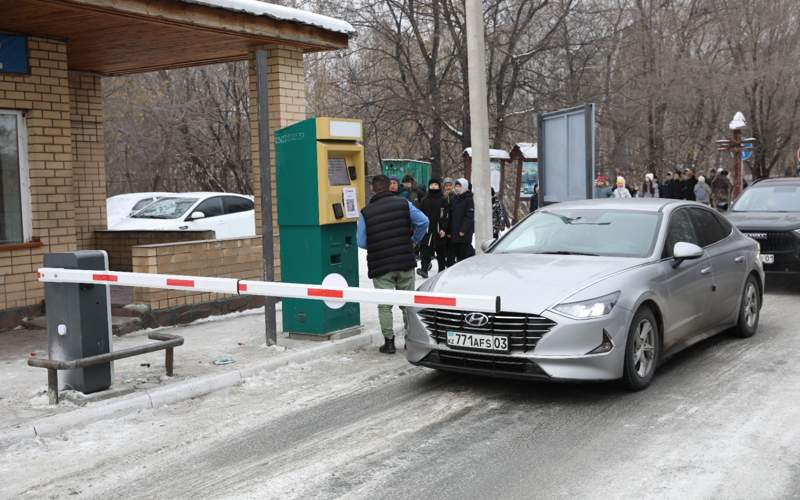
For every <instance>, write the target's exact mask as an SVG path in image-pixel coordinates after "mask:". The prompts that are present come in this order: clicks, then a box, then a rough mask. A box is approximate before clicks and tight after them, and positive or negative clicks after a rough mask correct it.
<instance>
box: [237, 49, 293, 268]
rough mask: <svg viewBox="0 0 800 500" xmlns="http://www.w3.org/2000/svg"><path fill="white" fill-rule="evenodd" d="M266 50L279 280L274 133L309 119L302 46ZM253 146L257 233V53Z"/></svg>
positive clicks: (252, 72) (253, 67) (253, 74)
mask: <svg viewBox="0 0 800 500" xmlns="http://www.w3.org/2000/svg"><path fill="white" fill-rule="evenodd" d="M266 49H267V65H268V70H267V96H266V97H267V103H268V107H269V108H268V109H269V141H270V163H271V165H272V169H271V172H272V223H273V227H272V230H273V234H274V238H273V242H274V245H273V247H274V251H275V279H276V280H278V279H280V239H279V238H280V235H279V232H278V193H277V191H276V180H275V144H274V135H273V134H274V132H275V131H276V130H278V129H280V128H283V127H286V126H287V125H291V124H292V123H295V122H298V121H301V120H305V119H306V87H305V71H304V65H303V52H302V50H301V49H298V48H295V47H288V46H277V47H266ZM249 78H250V82H249V83H250V145H251V146H250V147H251V157H252V159H253V186H254V193H253V194H254V195H255V198H256V232H257V233H261V219H262V217H261V171H260V169H259V147H258V91H257V86H256V62H255V52H253V53H251V54H250V59H249Z"/></svg>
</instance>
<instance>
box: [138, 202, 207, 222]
mask: <svg viewBox="0 0 800 500" xmlns="http://www.w3.org/2000/svg"><path fill="white" fill-rule="evenodd" d="M196 201H197V198H175V197H170V198H161V199H160V200H156V201H154V202H153V203H151V204H150V205H148V206H146V207H145V208H144V209H142V210H141V211H139V212H137V213H136V214H135V215H133V216H132V217H134V218H136V219H177V218H178V217H180V216H182V215H183V214H184V213H186V211H187V210H189V208H190V207H191V206H192V205H194V203H195V202H196Z"/></svg>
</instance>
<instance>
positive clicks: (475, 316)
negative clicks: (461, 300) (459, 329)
mask: <svg viewBox="0 0 800 500" xmlns="http://www.w3.org/2000/svg"><path fill="white" fill-rule="evenodd" d="M464 321H466V322H467V324H468V325H469V326H474V327H475V328H480V327H482V326H486V325H488V324H489V316H487V315H485V314H483V313H469V314H467V315H466V316H465V317H464Z"/></svg>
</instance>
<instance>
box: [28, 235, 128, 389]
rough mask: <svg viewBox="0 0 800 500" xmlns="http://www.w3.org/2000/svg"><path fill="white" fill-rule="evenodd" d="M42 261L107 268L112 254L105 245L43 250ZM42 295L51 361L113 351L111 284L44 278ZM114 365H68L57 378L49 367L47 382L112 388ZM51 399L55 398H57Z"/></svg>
mask: <svg viewBox="0 0 800 500" xmlns="http://www.w3.org/2000/svg"><path fill="white" fill-rule="evenodd" d="M44 265H45V266H46V267H58V268H63V269H84V270H98V271H106V270H107V269H108V255H107V254H106V252H104V251H102V250H83V251H77V252H65V253H52V254H47V255H45V257H44ZM44 295H45V307H46V310H47V336H48V338H47V347H48V357H49V358H50V359H51V360H57V361H72V360H76V359H81V358H86V357H90V356H96V355H98V354H107V353H109V352H111V309H110V307H111V306H110V300H109V295H108V286H105V285H94V284H73V283H46V284H45V289H44ZM112 367H113V365H112V363H110V362H108V363H103V364H98V365H94V366H87V367H83V368H75V369H71V370H65V372H64V374H63V375H62V377H58V375H57V374H56V373H54V372H55V370H48V386H52V385H55V386H56V387H57V389H64V388H69V389H74V390H77V391H80V392H83V393H85V394H89V393H92V392H96V391H101V390H104V389H108V388H109V387H110V386H111V380H112V377H113V368H112ZM59 378H60V380H58V379H59ZM59 382H60V386H58V385H59ZM56 397H57V396H56ZM50 399H51V401H52V399H53V397H52V396H51V398H50Z"/></svg>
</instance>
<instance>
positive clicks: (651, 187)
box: [638, 173, 660, 198]
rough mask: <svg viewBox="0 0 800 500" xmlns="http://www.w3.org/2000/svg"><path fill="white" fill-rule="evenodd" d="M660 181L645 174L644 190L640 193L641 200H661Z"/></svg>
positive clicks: (651, 175) (653, 176)
mask: <svg viewBox="0 0 800 500" xmlns="http://www.w3.org/2000/svg"><path fill="white" fill-rule="evenodd" d="M659 194H660V193H659V190H658V181H656V178H655V175H653V174H650V173H648V174H645V176H644V182H643V183H642V189H641V190H640V191H639V196H638V197H639V198H659V197H660V196H659Z"/></svg>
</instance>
